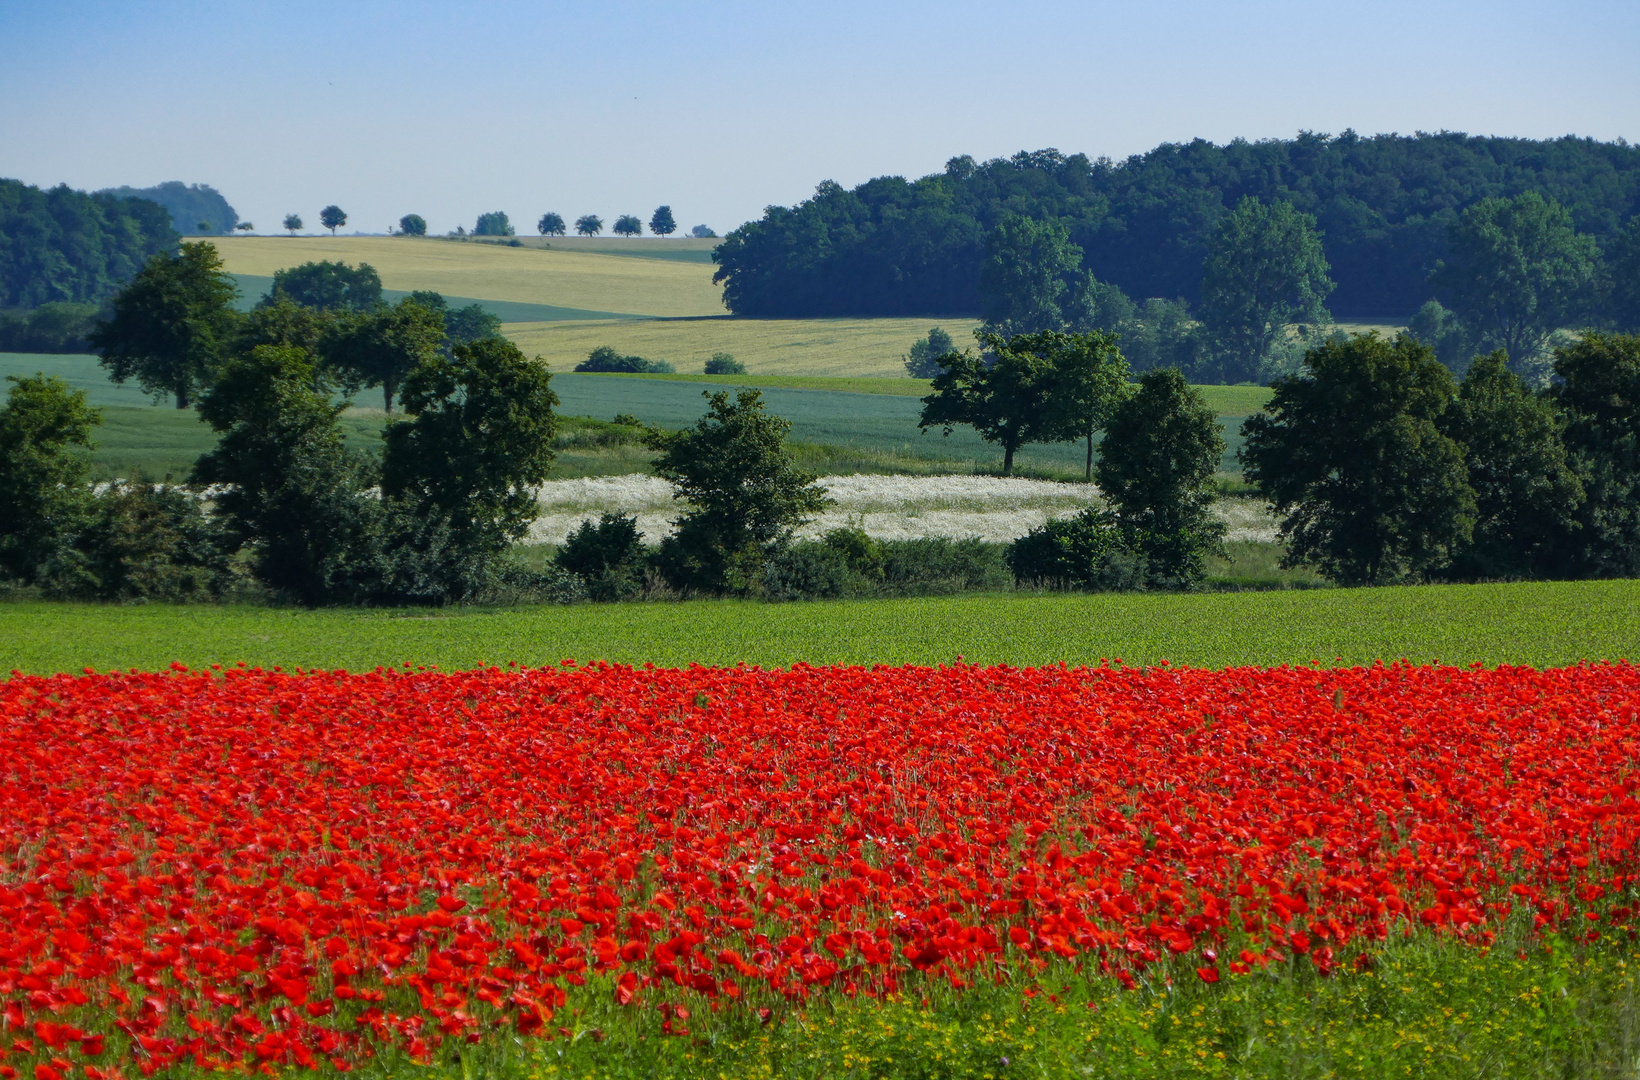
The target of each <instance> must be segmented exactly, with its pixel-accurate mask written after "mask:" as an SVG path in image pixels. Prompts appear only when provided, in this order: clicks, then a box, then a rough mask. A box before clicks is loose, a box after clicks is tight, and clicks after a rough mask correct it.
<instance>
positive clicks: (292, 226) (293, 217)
mask: <svg viewBox="0 0 1640 1080" xmlns="http://www.w3.org/2000/svg"><path fill="white" fill-rule="evenodd" d="M284 227H285V229H287V230H288V231H289V232H290V234H291V235H292V236H295V235H296V230H297V229H300V228H301V227H302V216H301V215H300V214H286V215H285V221H284Z"/></svg>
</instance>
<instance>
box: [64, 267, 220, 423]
mask: <svg viewBox="0 0 1640 1080" xmlns="http://www.w3.org/2000/svg"><path fill="white" fill-rule="evenodd" d="M238 296H239V287H238V286H237V285H236V284H235V283H234V280H233V278H232V277H230V276H228V274H226V273H225V272H224V271H223V269H222V259H221V257H220V256H219V255H217V252H216V248H215V247H213V246H212V245H211V244H209V243H207V242H204V241H201V242H199V243H192V244H189V243H185V244H183V245H181V247H180V248H179V249H178V250H177V253H176V254H175V255H165V254H160V255H155V256H154V257H153V258H151V259H149V260H148V263H147V265H145V266H144V267H143V268H142V270H141V271H140V272H139V273H138V274H137V276H136V277H135V278H133V279H132V280H131V284H129V285H127V286H126V287H125V288H124V289H122V290H121V291H120V294H119V295H118V296H116V297H115V298H114V304H113V311H112V313H111V314H110V316H109V318H108V319H107V320H106V321H102V322H99V323H98V324H97V328H96V329H95V330H94V331H92V333H91V344H92V347H93V348H95V349H96V350H97V352H98V353H99V354H100V355H101V357H102V365H103V367H105V368H107V369H108V377H109V378H111V379H113V380H114V381H115V382H117V383H123V382H125V381H126V380H127V379H132V378H134V379H136V380H137V385H139V386H141V387H142V388H143V390H144V391H146V392H147V393H150V394H156V395H158V394H171V395H173V396H174V397H175V399H176V404H177V408H179V409H186V408H187V407H188V403H189V401H190V400H191V399H192V397H193V394H194V391H195V390H197V389H199V388H200V387H203V386H205V385H208V384H209V382H210V379H211V374H212V371H213V369H214V368H215V367H216V364H217V362H218V361H219V360H220V359H221V354H222V349H223V346H224V345H225V344H226V343H227V341H228V340H229V338H230V337H231V335H232V334H233V332H234V327H235V324H236V322H237V319H238V316H237V314H236V313H235V311H234V309H233V302H234V300H235V299H237V298H238Z"/></svg>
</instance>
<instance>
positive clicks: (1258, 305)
mask: <svg viewBox="0 0 1640 1080" xmlns="http://www.w3.org/2000/svg"><path fill="white" fill-rule="evenodd" d="M1327 272H1328V266H1327V258H1326V256H1325V255H1324V254H1323V253H1322V251H1321V237H1320V235H1319V234H1318V233H1317V232H1316V228H1315V218H1313V217H1311V216H1310V215H1309V214H1301V213H1299V212H1298V211H1297V210H1295V209H1293V205H1292V204H1291V203H1289V202H1285V201H1278V202H1274V203H1270V204H1268V205H1266V204H1264V203H1261V202H1259V201H1258V200H1257V199H1255V198H1253V197H1252V196H1250V195H1249V196H1246V197H1245V198H1243V199H1242V200H1241V201H1240V202H1238V203H1237V204H1236V208H1235V209H1234V210H1232V211H1231V212H1230V213H1229V214H1227V215H1225V217H1224V220H1223V221H1221V222H1220V223H1219V226H1218V228H1217V229H1216V230H1215V231H1214V233H1213V238H1212V241H1211V243H1210V244H1209V246H1208V251H1207V260H1206V262H1205V263H1203V264H1202V304H1201V318H1202V323H1203V324H1204V326H1205V327H1206V331H1207V339H1208V343H1209V347H1210V351H1211V354H1212V357H1213V359H1214V361H1215V363H1216V365H1217V367H1218V372H1217V374H1218V376H1219V377H1220V378H1221V379H1223V381H1225V382H1227V383H1238V382H1251V381H1256V380H1258V379H1259V378H1260V377H1261V376H1262V375H1263V374H1264V371H1265V365H1266V361H1267V360H1268V359H1269V358H1270V356H1271V354H1272V352H1273V351H1274V350H1275V348H1276V346H1277V345H1278V344H1280V343H1282V342H1283V341H1285V339H1286V337H1287V333H1288V329H1287V328H1288V327H1289V326H1290V325H1292V324H1295V323H1297V324H1306V325H1313V324H1317V323H1326V322H1329V321H1331V320H1330V317H1329V316H1328V314H1327V309H1326V306H1325V300H1326V298H1327V294H1328V293H1330V292H1332V290H1333V283H1332V279H1331V278H1329V277H1328V276H1327Z"/></svg>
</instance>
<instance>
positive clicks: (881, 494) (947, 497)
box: [530, 473, 1275, 543]
mask: <svg viewBox="0 0 1640 1080" xmlns="http://www.w3.org/2000/svg"><path fill="white" fill-rule="evenodd" d="M820 484H821V486H822V487H824V488H825V489H826V493H827V494H828V495H830V496H831V498H832V499H833V505H832V506H831V507H830V508H828V509H827V510H826V512H825V513H823V514H821V515H820V516H819V517H817V518H815V519H814V520H813V521H811V522H809V523H808V524H807V525H805V526H804V527H803V528H802V529H801V530H799V533H798V535H800V536H820V535H821V534H823V533H825V532H827V531H829V530H831V529H836V528H841V527H843V526H849V525H852V526H857V527H859V528H862V529H864V530H865V531H866V532H867V533H869V534H870V535H872V536H874V537H876V538H878V539H880V540H910V539H916V538H919V537H925V536H943V537H950V538H953V539H956V538H961V537H979V538H980V539H982V540H991V541H997V542H1005V541H1009V540H1013V539H1016V538H1018V537H1021V536H1024V535H1025V534H1026V533H1027V532H1029V531H1030V530H1031V529H1033V528H1035V527H1036V526H1038V525H1041V524H1042V523H1043V522H1044V521H1047V520H1048V519H1050V518H1060V517H1070V516H1071V515H1073V514H1075V513H1076V512H1077V511H1079V510H1081V509H1082V508H1083V507H1085V506H1088V505H1089V504H1090V503H1096V502H1099V501H1100V496H1099V489H1098V488H1097V487H1095V486H1094V485H1092V484H1066V483H1059V482H1056V481H1052V480H1024V479H1019V478H1016V477H1000V476H876V475H863V474H856V475H854V476H823V477H821V478H820ZM538 498H539V500H540V503H541V516H540V517H539V518H538V519H536V521H535V524H534V525H533V526H532V527H531V529H530V540H531V541H532V542H534V543H562V542H563V539H564V537H565V536H567V535H568V534H569V532H570V530H572V529H574V528H575V527H576V526H578V525H579V524H580V523H581V522H582V521H585V520H586V519H587V518H596V517H597V516H598V515H599V514H600V513H602V512H604V511H606V510H607V511H617V510H619V511H624V512H625V513H629V514H636V515H637V517H638V528H639V529H640V530H641V531H642V532H643V534H644V536H645V537H646V538H647V539H648V540H649V541H650V542H654V541H656V540H658V539H660V538H661V537H662V536H665V535H666V534H667V533H669V532H670V531H671V529H672V520H673V519H674V518H676V517H678V515H679V514H681V513H682V512H683V508H682V506H681V505H680V504H678V503H677V502H676V501H675V500H674V499H673V498H672V485H671V484H668V483H667V482H666V481H665V480H662V479H660V478H658V477H654V476H645V475H642V474H638V473H634V474H632V475H629V476H599V477H587V478H583V479H577V480H553V481H549V482H548V483H546V484H543V485H541V488H540V490H539V493H538ZM1218 512H1219V516H1220V517H1221V518H1222V519H1223V520H1224V521H1225V523H1226V524H1227V525H1228V526H1229V528H1230V531H1229V536H1228V539H1230V540H1252V541H1271V540H1274V539H1275V522H1274V521H1273V520H1271V518H1270V515H1269V513H1268V511H1267V510H1266V508H1265V504H1264V503H1263V502H1262V501H1260V500H1257V499H1221V500H1220V501H1219V503H1218Z"/></svg>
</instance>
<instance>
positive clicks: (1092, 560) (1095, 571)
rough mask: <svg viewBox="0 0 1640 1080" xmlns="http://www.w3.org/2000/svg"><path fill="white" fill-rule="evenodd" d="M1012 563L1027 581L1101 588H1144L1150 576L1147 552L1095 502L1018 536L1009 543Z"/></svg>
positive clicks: (1016, 573)
mask: <svg viewBox="0 0 1640 1080" xmlns="http://www.w3.org/2000/svg"><path fill="white" fill-rule="evenodd" d="M1008 567H1009V569H1010V570H1012V571H1013V575H1014V580H1015V581H1017V582H1019V583H1020V584H1022V585H1023V584H1037V585H1049V586H1056V587H1059V588H1070V589H1088V590H1092V591H1096V592H1104V591H1112V592H1115V591H1131V590H1138V589H1142V588H1144V585H1145V577H1146V560H1145V557H1144V556H1143V555H1141V554H1139V553H1138V552H1137V551H1135V550H1134V549H1133V546H1132V545H1131V544H1130V543H1129V542H1128V539H1127V537H1125V536H1124V535H1123V533H1122V530H1121V529H1120V528H1118V527H1117V525H1116V519H1115V518H1114V517H1113V516H1112V515H1111V514H1109V513H1107V512H1105V511H1103V510H1096V509H1094V508H1093V507H1089V508H1088V509H1086V510H1084V511H1082V512H1081V513H1080V514H1078V515H1076V516H1075V517H1073V518H1063V519H1061V520H1058V521H1050V522H1047V523H1046V524H1044V525H1041V526H1039V527H1037V528H1035V529H1032V530H1031V531H1030V532H1028V533H1026V534H1025V535H1024V536H1022V537H1020V538H1019V539H1018V540H1015V541H1014V542H1013V544H1012V545H1010V547H1009V548H1008Z"/></svg>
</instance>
